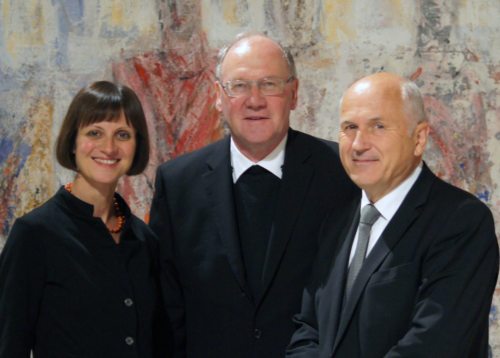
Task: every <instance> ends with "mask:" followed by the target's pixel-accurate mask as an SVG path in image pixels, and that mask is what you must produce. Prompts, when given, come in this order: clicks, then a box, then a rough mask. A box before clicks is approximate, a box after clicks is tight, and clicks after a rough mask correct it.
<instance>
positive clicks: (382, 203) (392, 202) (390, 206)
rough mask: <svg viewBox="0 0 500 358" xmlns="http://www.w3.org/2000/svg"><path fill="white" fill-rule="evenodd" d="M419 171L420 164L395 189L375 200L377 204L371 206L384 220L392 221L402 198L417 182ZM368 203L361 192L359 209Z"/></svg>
mask: <svg viewBox="0 0 500 358" xmlns="http://www.w3.org/2000/svg"><path fill="white" fill-rule="evenodd" d="M421 171H422V163H420V164H419V165H418V166H417V167H416V168H415V170H414V171H413V173H411V175H410V176H409V177H408V178H406V179H405V180H403V182H401V184H399V185H398V186H397V187H396V188H394V189H393V190H392V191H390V192H389V193H388V194H386V195H384V196H383V197H382V198H381V199H379V200H377V202H375V203H374V204H373V205H374V206H375V207H376V208H377V210H378V211H379V212H380V214H381V215H382V217H383V218H384V219H385V220H387V221H390V220H391V219H392V217H393V216H394V214H395V213H396V211H397V210H398V209H399V206H400V205H401V203H402V202H403V200H404V198H405V197H406V194H408V192H409V191H410V189H411V188H412V186H413V184H415V182H416V181H417V179H418V176H419V175H420V172H421ZM369 203H370V200H369V199H368V196H367V195H366V193H365V191H364V190H363V192H362V196H361V206H360V208H364V206H365V205H367V204H369Z"/></svg>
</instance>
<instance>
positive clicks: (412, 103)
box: [401, 80, 427, 130]
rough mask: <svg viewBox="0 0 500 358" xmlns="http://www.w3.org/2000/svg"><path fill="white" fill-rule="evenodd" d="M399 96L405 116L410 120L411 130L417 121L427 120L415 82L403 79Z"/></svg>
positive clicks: (422, 100) (422, 101) (420, 94)
mask: <svg viewBox="0 0 500 358" xmlns="http://www.w3.org/2000/svg"><path fill="white" fill-rule="evenodd" d="M401 97H402V98H403V105H404V109H405V112H406V114H407V116H408V117H409V119H410V121H411V126H410V128H411V129H412V130H413V128H415V126H416V125H417V124H418V123H421V122H425V121H427V115H426V113H425V107H424V99H423V98H422V93H421V92H420V89H419V88H418V86H417V84H416V83H415V82H413V81H411V80H405V81H404V82H403V83H402V84H401Z"/></svg>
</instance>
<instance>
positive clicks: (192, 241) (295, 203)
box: [150, 130, 358, 358]
mask: <svg viewBox="0 0 500 358" xmlns="http://www.w3.org/2000/svg"><path fill="white" fill-rule="evenodd" d="M229 143H230V141H229V138H225V139H223V140H221V141H219V142H217V143H214V144H212V145H209V146H207V147H205V148H202V149H200V150H198V151H195V152H193V153H190V154H187V155H184V156H182V157H180V158H178V159H175V160H172V161H170V162H167V163H165V164H163V165H161V166H160V167H159V169H158V172H157V178H156V191H155V195H154V199H153V205H152V209H151V219H150V225H151V227H152V229H153V230H154V231H155V232H156V234H157V235H158V236H159V239H160V244H161V257H162V262H163V265H164V268H165V270H164V273H165V276H166V277H165V280H164V282H165V290H164V291H165V297H166V300H167V307H168V312H169V315H170V318H171V320H172V323H173V329H174V332H175V336H176V351H177V353H178V356H182V355H183V352H187V356H189V357H203V358H207V357H217V358H224V357H230V358H235V357H259V358H265V357H270V358H275V357H280V356H284V354H285V349H286V345H287V344H288V342H289V340H290V337H291V335H292V333H293V331H294V325H293V322H292V317H293V315H294V314H295V313H297V312H299V310H300V303H301V296H302V290H303V288H304V286H305V284H306V283H307V280H308V279H309V277H310V272H311V271H312V269H311V267H312V261H313V258H314V257H315V255H316V251H317V236H318V233H319V228H320V226H321V222H322V221H323V219H324V218H325V217H326V214H327V213H328V212H329V210H330V209H332V208H334V207H344V206H345V204H346V202H348V201H350V199H352V198H353V196H354V195H357V193H358V190H357V188H356V187H355V186H354V185H353V184H352V182H351V181H350V180H349V178H348V177H347V175H346V174H345V172H344V170H343V168H342V166H341V164H340V160H339V158H338V146H337V144H336V143H333V142H328V141H323V140H319V139H317V138H314V137H312V136H309V135H307V134H304V133H300V132H297V131H294V130H290V131H289V133H288V140H287V145H286V149H285V162H284V166H283V177H282V182H281V187H280V192H279V194H278V199H277V204H276V215H275V217H274V220H273V227H272V233H271V237H270V243H269V248H268V252H267V254H266V260H265V265H264V268H263V277H264V279H263V288H264V289H263V293H262V294H261V296H260V297H257V298H255V299H252V297H251V295H250V294H249V291H248V288H247V284H246V282H245V270H244V265H243V261H242V253H241V250H240V244H239V239H238V234H237V233H238V227H237V221H236V213H235V209H234V207H235V204H234V199H233V182H232V174H231V166H230V154H229ZM333 220H335V218H333Z"/></svg>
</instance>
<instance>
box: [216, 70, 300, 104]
mask: <svg viewBox="0 0 500 358" xmlns="http://www.w3.org/2000/svg"><path fill="white" fill-rule="evenodd" d="M295 78H296V77H295V76H294V75H290V76H289V77H288V78H287V79H286V80H285V79H283V78H281V77H264V78H259V79H258V80H241V79H234V80H229V81H226V82H222V81H221V80H217V82H219V84H220V86H221V87H222V89H223V90H224V93H225V94H226V95H227V96H228V97H231V98H239V97H245V96H248V95H250V93H251V90H252V88H253V86H254V84H256V85H257V89H258V90H259V93H260V94H261V95H262V96H264V97H268V96H280V95H282V94H283V93H284V92H285V85H287V84H288V83H290V82H291V81H293V80H295ZM270 79H273V80H280V81H283V84H282V85H281V92H280V93H275V94H264V93H262V90H261V89H260V86H259V82H260V83H262V81H265V80H270ZM233 81H241V82H245V83H247V84H250V87H249V89H250V90H249V92H248V93H245V94H241V95H234V94H232V95H231V94H230V93H229V90H228V89H227V85H228V83H230V82H233Z"/></svg>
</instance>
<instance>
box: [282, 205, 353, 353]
mask: <svg viewBox="0 0 500 358" xmlns="http://www.w3.org/2000/svg"><path fill="white" fill-rule="evenodd" d="M348 212H350V211H349V210H346V208H345V207H342V208H337V209H336V210H335V209H332V210H331V211H330V213H329V214H328V215H327V217H326V218H325V219H324V221H323V223H322V227H321V230H320V233H319V235H318V247H320V249H319V250H318V253H317V255H316V259H315V260H314V262H315V264H314V269H313V273H312V276H311V277H312V278H311V280H310V282H309V283H308V285H307V286H306V287H305V288H304V291H303V294H302V306H301V310H300V313H298V314H296V315H295V316H294V318H293V321H294V322H295V324H296V326H297V329H296V330H295V332H294V334H293V336H292V338H291V341H290V344H289V345H288V348H287V351H286V357H293V358H317V357H319V356H320V353H322V351H323V350H324V349H320V338H319V336H320V334H319V330H320V328H319V326H320V324H319V319H320V318H319V317H318V312H317V305H316V304H317V302H316V301H317V297H318V296H322V294H325V292H324V291H323V292H318V291H319V290H320V289H321V287H322V286H324V284H325V282H326V280H327V278H328V276H329V274H330V269H331V267H332V257H334V254H335V252H336V251H337V250H338V249H339V248H340V245H341V244H342V242H343V241H342V240H341V237H342V235H341V234H340V232H339V231H338V230H342V229H341V228H344V227H345V226H346V225H349V222H350V221H351V218H350V216H349V215H348V214H347V213H348ZM332 225H334V226H335V227H336V230H333V231H332V227H331V226H332ZM324 299H325V300H327V299H328V295H326V297H324ZM323 319H326V318H323Z"/></svg>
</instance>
